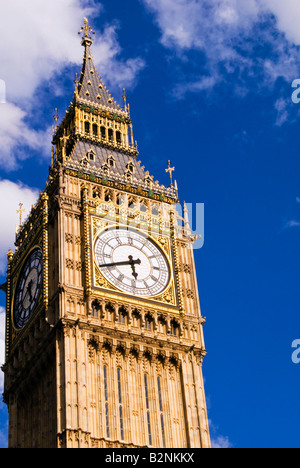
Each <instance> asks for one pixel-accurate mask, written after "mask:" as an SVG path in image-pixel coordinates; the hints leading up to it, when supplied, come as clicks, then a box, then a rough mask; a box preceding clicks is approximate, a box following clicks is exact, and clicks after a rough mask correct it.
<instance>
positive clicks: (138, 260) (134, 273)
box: [128, 255, 141, 279]
mask: <svg viewBox="0 0 300 468" xmlns="http://www.w3.org/2000/svg"><path fill="white" fill-rule="evenodd" d="M128 258H129V264H130V265H131V269H132V276H133V277H134V278H135V279H137V277H138V274H137V272H136V271H135V265H140V264H141V260H140V259H139V258H138V259H137V260H133V256H132V255H129V257H128Z"/></svg>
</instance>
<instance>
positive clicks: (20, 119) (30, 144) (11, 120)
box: [0, 102, 52, 170]
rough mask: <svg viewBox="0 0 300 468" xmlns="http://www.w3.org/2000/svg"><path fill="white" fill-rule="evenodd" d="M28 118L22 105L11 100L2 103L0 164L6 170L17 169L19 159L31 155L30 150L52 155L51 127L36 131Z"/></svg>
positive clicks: (0, 113)
mask: <svg viewBox="0 0 300 468" xmlns="http://www.w3.org/2000/svg"><path fill="white" fill-rule="evenodd" d="M26 120H27V115H26V112H25V111H23V110H22V109H21V108H20V107H18V106H16V105H14V104H11V103H9V102H7V103H6V104H1V105H0V141H1V148H0V166H2V167H4V168H5V169H6V170H12V169H16V168H17V166H18V161H19V160H24V159H27V158H28V157H30V151H29V150H39V151H40V153H41V154H47V155H48V156H50V151H51V139H52V132H51V128H49V129H46V130H44V131H36V130H34V129H32V128H30V126H29V125H28V123H27V122H26ZM25 148H28V152H26V150H25Z"/></svg>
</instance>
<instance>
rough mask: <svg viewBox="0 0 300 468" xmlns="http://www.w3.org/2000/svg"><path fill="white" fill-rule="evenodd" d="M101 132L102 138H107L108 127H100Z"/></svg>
mask: <svg viewBox="0 0 300 468" xmlns="http://www.w3.org/2000/svg"><path fill="white" fill-rule="evenodd" d="M100 132H101V138H102V139H103V140H106V128H105V127H100Z"/></svg>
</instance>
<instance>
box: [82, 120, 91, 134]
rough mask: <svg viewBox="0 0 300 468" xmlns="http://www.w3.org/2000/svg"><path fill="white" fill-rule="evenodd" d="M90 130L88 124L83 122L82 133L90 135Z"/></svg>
mask: <svg viewBox="0 0 300 468" xmlns="http://www.w3.org/2000/svg"><path fill="white" fill-rule="evenodd" d="M90 128H91V125H90V122H87V121H85V122H84V131H85V133H90Z"/></svg>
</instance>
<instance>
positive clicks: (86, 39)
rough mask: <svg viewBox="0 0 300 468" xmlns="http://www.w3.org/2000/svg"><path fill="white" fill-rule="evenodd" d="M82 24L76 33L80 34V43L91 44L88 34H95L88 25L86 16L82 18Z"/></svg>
mask: <svg viewBox="0 0 300 468" xmlns="http://www.w3.org/2000/svg"><path fill="white" fill-rule="evenodd" d="M83 23H84V25H83V26H82V27H81V29H80V31H79V33H78V34H82V43H81V44H82V45H84V46H85V45H92V43H93V41H92V38H91V36H90V34H91V33H92V34H95V32H94V31H93V30H92V28H91V26H89V20H88V19H87V18H84V20H83Z"/></svg>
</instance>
